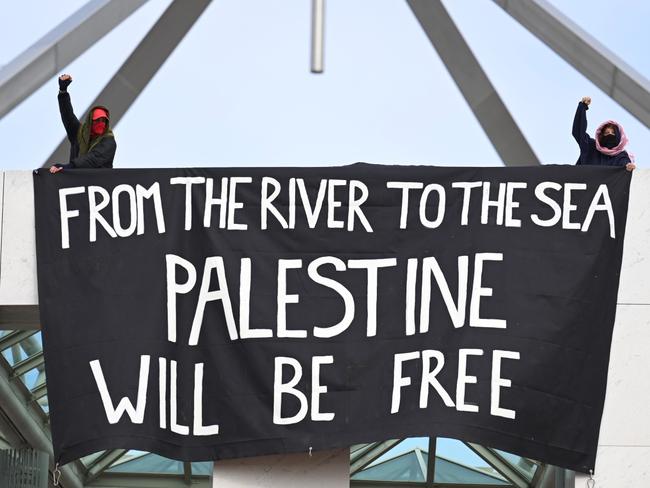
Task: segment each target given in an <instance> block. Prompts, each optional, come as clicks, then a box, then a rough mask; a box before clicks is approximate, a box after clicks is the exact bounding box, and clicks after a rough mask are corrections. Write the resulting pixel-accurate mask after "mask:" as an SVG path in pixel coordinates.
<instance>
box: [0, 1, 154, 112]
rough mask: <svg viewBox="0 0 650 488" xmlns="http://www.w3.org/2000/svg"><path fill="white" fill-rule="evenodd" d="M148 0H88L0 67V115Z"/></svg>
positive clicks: (9, 109) (8, 110)
mask: <svg viewBox="0 0 650 488" xmlns="http://www.w3.org/2000/svg"><path fill="white" fill-rule="evenodd" d="M146 1H147V0H91V1H90V2H88V3H87V4H85V5H84V6H83V7H81V8H80V9H79V10H77V11H76V12H75V13H74V14H72V15H71V16H70V17H68V18H67V19H66V20H64V21H63V22H61V23H60V24H59V25H57V26H56V27H55V28H54V29H52V30H51V31H50V32H48V33H47V34H45V35H44V36H43V37H41V38H40V39H39V40H38V41H36V42H35V43H34V44H32V45H31V46H30V47H28V48H27V49H26V50H25V51H24V52H23V53H21V54H19V55H18V56H17V57H16V58H14V59H13V60H12V61H11V62H10V63H9V64H7V65H5V66H3V67H2V69H0V119H1V118H2V117H4V116H5V115H6V114H8V113H9V112H10V111H11V110H12V109H13V108H14V107H16V106H17V105H18V104H19V103H20V102H22V101H23V100H24V99H26V98H27V97H29V96H30V95H31V94H32V93H34V92H35V91H36V90H37V89H38V88H40V87H41V86H42V85H43V83H45V82H46V81H48V80H51V79H52V77H53V76H55V75H56V74H57V73H58V72H59V71H60V70H61V69H63V68H64V67H65V66H67V65H68V64H70V63H71V62H72V61H74V60H75V59H76V58H77V57H78V56H79V55H81V54H83V53H84V52H86V51H87V50H88V48H89V47H90V46H92V45H93V44H95V42H97V41H98V40H99V39H101V38H102V37H104V36H105V35H106V34H108V33H109V32H110V31H111V30H112V29H113V28H114V27H116V26H117V25H119V24H120V23H121V22H122V21H123V20H124V19H126V18H127V17H128V16H129V15H131V14H132V13H133V12H135V11H136V10H137V9H138V8H140V7H141V6H142V4H144V3H145V2H146Z"/></svg>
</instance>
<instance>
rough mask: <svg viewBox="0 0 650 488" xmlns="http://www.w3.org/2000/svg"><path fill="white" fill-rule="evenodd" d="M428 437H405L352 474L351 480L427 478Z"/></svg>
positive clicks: (418, 479)
mask: <svg viewBox="0 0 650 488" xmlns="http://www.w3.org/2000/svg"><path fill="white" fill-rule="evenodd" d="M428 451H429V438H428V437H415V438H412V439H405V440H403V441H402V442H400V443H399V444H397V445H396V446H394V447H393V448H392V449H390V450H389V451H388V452H386V453H384V454H383V455H381V456H380V457H378V458H377V459H376V460H374V461H373V462H372V463H371V464H369V465H368V466H366V467H365V468H363V469H362V470H361V471H359V472H358V473H356V474H354V475H353V476H352V477H351V479H353V480H373V481H402V482H409V481H416V482H422V481H426V479H427V465H428V457H429V452H428Z"/></svg>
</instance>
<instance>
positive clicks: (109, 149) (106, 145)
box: [57, 92, 117, 168]
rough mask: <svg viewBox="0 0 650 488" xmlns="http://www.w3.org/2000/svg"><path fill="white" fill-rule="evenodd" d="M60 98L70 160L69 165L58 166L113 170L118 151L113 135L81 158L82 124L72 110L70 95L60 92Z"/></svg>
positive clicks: (106, 137)
mask: <svg viewBox="0 0 650 488" xmlns="http://www.w3.org/2000/svg"><path fill="white" fill-rule="evenodd" d="M58 98H59V111H60V112H61V120H62V121H63V126H64V127H65V131H66V133H67V135H68V140H69V141H70V160H69V163H68V164H60V165H57V166H60V167H62V168H112V167H113V159H114V158H115V150H116V149H117V144H116V143H115V138H114V137H113V136H112V134H111V135H110V136H104V137H102V138H101V140H100V141H99V142H98V143H97V144H95V145H94V146H92V147H91V149H90V150H89V151H88V152H87V153H86V154H83V155H81V156H80V155H79V140H78V138H79V134H80V129H81V122H79V119H77V117H76V116H75V114H74V110H73V109H72V103H71V102H70V94H69V93H67V92H63V93H61V92H59V97H58ZM93 109H94V107H93ZM93 109H91V110H90V112H89V116H88V121H87V122H86V123H90V114H91V113H92V111H93Z"/></svg>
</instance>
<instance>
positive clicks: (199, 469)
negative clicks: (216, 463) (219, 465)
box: [192, 462, 212, 476]
mask: <svg viewBox="0 0 650 488" xmlns="http://www.w3.org/2000/svg"><path fill="white" fill-rule="evenodd" d="M211 475H212V463H211V462H202V463H192V476H211Z"/></svg>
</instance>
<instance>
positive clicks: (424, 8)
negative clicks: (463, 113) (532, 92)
mask: <svg viewBox="0 0 650 488" xmlns="http://www.w3.org/2000/svg"><path fill="white" fill-rule="evenodd" d="M407 3H408V4H409V6H410V7H411V10H413V13H414V14H415V16H416V17H417V19H418V21H419V22H420V25H421V26H422V28H423V29H424V32H425V33H426V35H427V37H428V38H429V40H430V41H431V44H432V45H433V47H434V48H435V50H436V51H437V52H438V55H439V56H440V58H441V59H442V61H443V63H444V64H445V66H446V67H447V70H448V71H449V74H450V75H451V77H452V78H453V80H454V81H455V82H456V85H457V86H458V89H459V90H460V92H461V93H462V94H463V96H464V97H465V100H466V101H467V103H468V104H469V107H470V108H471V109H472V112H474V115H475V116H476V118H477V119H478V122H479V124H481V127H482V128H483V130H484V131H485V134H486V135H487V136H488V138H489V139H490V142H492V145H493V146H494V149H495V150H496V151H497V153H498V154H499V156H500V157H501V159H502V161H503V162H504V164H505V165H506V166H529V165H534V164H539V159H538V158H537V156H536V155H535V153H534V152H533V149H532V148H531V147H530V145H529V144H528V141H527V140H526V138H525V137H524V134H523V133H522V132H521V130H520V129H519V127H518V126H517V123H516V122H515V120H514V119H513V118H512V115H510V112H509V111H508V108H507V107H506V106H505V104H504V103H503V100H501V97H500V96H499V94H498V93H497V91H496V90H495V88H494V86H493V85H492V83H491V82H490V80H489V79H488V77H487V75H486V74H485V72H484V71H483V68H482V67H481V65H480V64H479V62H478V60H477V59H476V57H475V56H474V54H473V53H472V50H471V49H470V47H469V45H468V44H467V42H466V41H465V39H464V38H463V35H462V34H461V33H460V31H459V30H458V27H456V24H455V23H454V21H453V19H452V18H451V16H450V15H449V13H448V12H447V10H446V9H445V7H444V5H443V4H442V2H441V0H407Z"/></svg>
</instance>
